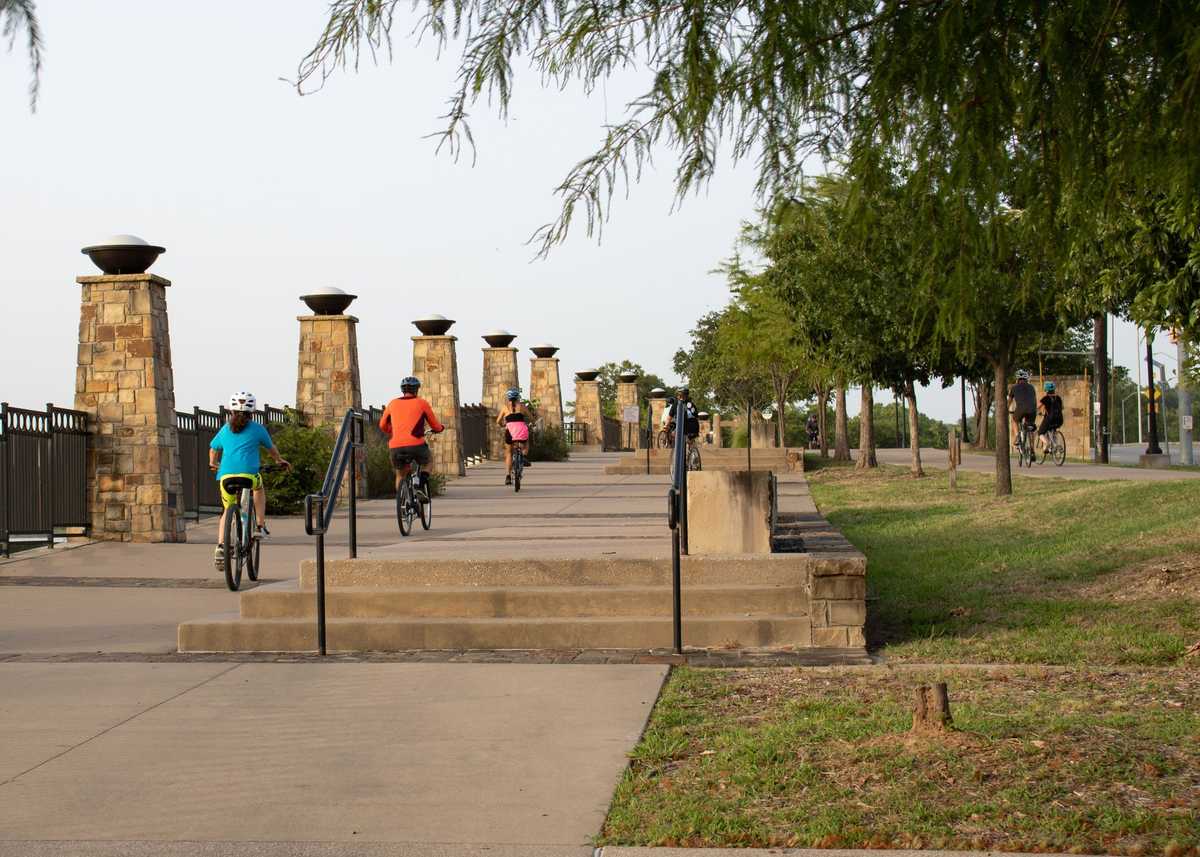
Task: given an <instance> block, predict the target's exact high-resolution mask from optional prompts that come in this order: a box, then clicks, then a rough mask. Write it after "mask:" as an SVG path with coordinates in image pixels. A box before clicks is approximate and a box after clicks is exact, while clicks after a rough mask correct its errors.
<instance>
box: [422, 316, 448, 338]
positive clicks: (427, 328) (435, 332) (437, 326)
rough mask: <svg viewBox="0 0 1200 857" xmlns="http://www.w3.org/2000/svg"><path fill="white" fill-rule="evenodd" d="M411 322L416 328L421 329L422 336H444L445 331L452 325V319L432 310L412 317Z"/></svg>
mask: <svg viewBox="0 0 1200 857" xmlns="http://www.w3.org/2000/svg"><path fill="white" fill-rule="evenodd" d="M413 324H414V325H416V327H417V330H419V331H421V335H422V336H445V335H446V331H448V330H449V329H450V328H451V327H452V326H453V325H454V319H451V318H446V317H445V316H444V315H439V314H438V313H436V312H434V313H430V314H429V315H426V316H422V317H421V318H415V319H413Z"/></svg>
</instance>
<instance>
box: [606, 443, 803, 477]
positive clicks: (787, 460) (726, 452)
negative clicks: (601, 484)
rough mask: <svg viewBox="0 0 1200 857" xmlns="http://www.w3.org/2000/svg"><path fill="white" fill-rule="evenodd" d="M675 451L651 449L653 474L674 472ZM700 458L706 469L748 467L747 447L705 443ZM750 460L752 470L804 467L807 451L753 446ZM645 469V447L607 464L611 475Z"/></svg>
mask: <svg viewBox="0 0 1200 857" xmlns="http://www.w3.org/2000/svg"><path fill="white" fill-rule="evenodd" d="M672 454H673V453H672V451H671V450H669V449H652V450H650V456H649V458H650V473H651V475H661V474H664V473H670V472H671V456H672ZM700 461H701V465H702V467H701V469H703V470H721V471H725V470H746V450H745V449H728V448H718V447H713V446H701V447H700ZM750 464H751V468H750V469H752V470H769V471H772V472H774V473H786V472H789V471H797V470H803V469H804V451H803V450H800V449H778V448H772V447H768V448H765V449H751V450H750ZM645 472H646V450H644V449H643V450H640V451H637V452H630V453H625V454H624V455H622V456H621V457H620V458H619V459H617V460H616V461H614V462H612V463H610V464H607V465H606V466H605V468H604V473H605V475H608V476H634V475H637V474H639V473H641V474H644V473H645Z"/></svg>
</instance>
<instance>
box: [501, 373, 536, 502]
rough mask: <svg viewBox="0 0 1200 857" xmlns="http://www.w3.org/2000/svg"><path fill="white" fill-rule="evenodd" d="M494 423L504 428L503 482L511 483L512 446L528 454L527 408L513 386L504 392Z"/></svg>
mask: <svg viewBox="0 0 1200 857" xmlns="http://www.w3.org/2000/svg"><path fill="white" fill-rule="evenodd" d="M496 425H498V426H501V427H503V429H504V474H505V475H504V484H505V485H512V462H513V453H512V451H513V446H514V445H515V446H517V447H518V448H520V450H521V452H522V453H524V454H525V455H526V457H528V455H529V409H528V408H526V407H525V403H524V402H522V401H521V391H520V390H518V389H516V388H515V387H514V388H513V389H511V390H509V391H508V392H507V393H505V394H504V406H503V407H502V408H501V409H500V413H499V414H497V415H496ZM526 464H528V462H526Z"/></svg>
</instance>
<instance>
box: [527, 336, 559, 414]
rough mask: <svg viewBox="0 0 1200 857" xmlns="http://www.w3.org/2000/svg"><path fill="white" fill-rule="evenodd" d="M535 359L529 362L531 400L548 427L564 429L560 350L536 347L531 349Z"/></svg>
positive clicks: (543, 346) (549, 347) (552, 347)
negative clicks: (558, 354)
mask: <svg viewBox="0 0 1200 857" xmlns="http://www.w3.org/2000/svg"><path fill="white" fill-rule="evenodd" d="M530 350H531V351H532V352H533V353H534V357H533V359H532V360H530V361H529V398H530V399H531V400H533V401H535V402H537V412H538V418H539V419H541V421H542V424H543V425H546V426H555V427H556V428H560V429H561V428H562V424H563V406H562V383H561V382H560V381H559V375H558V358H557V357H555V356H554V355H555V354H557V353H558V348H557V347H556V346H553V345H535V346H533V348H531V349H530Z"/></svg>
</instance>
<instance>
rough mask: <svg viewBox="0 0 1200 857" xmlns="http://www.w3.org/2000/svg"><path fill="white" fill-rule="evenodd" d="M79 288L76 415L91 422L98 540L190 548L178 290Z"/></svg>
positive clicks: (113, 284)
mask: <svg viewBox="0 0 1200 857" xmlns="http://www.w3.org/2000/svg"><path fill="white" fill-rule="evenodd" d="M76 282H77V283H79V284H80V285H81V286H83V297H82V304H81V306H80V312H79V352H78V363H77V368H76V370H75V408H76V410H80V411H86V412H87V413H88V414H89V415H90V416H91V421H90V425H91V431H92V433H93V437H92V440H91V444H90V446H89V448H88V455H87V490H88V508H89V509H90V512H91V518H92V532H91V535H92V538H95V539H107V540H112V541H135V542H182V541H186V540H187V535H186V532H185V530H184V521H183V518H182V517H181V513H182V511H183V509H182V497H181V494H182V492H183V477H182V475H181V473H180V469H179V434H178V430H177V427H176V423H175V380H174V375H173V373H172V371H171V335H170V329H169V328H168V325H167V293H166V289H167V287H168V286H169V285H171V283H170V281H168V280H164V279H163V278H162V277H157V276H155V275H154V274H112V275H104V276H90V277H79V278H77V280H76Z"/></svg>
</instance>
